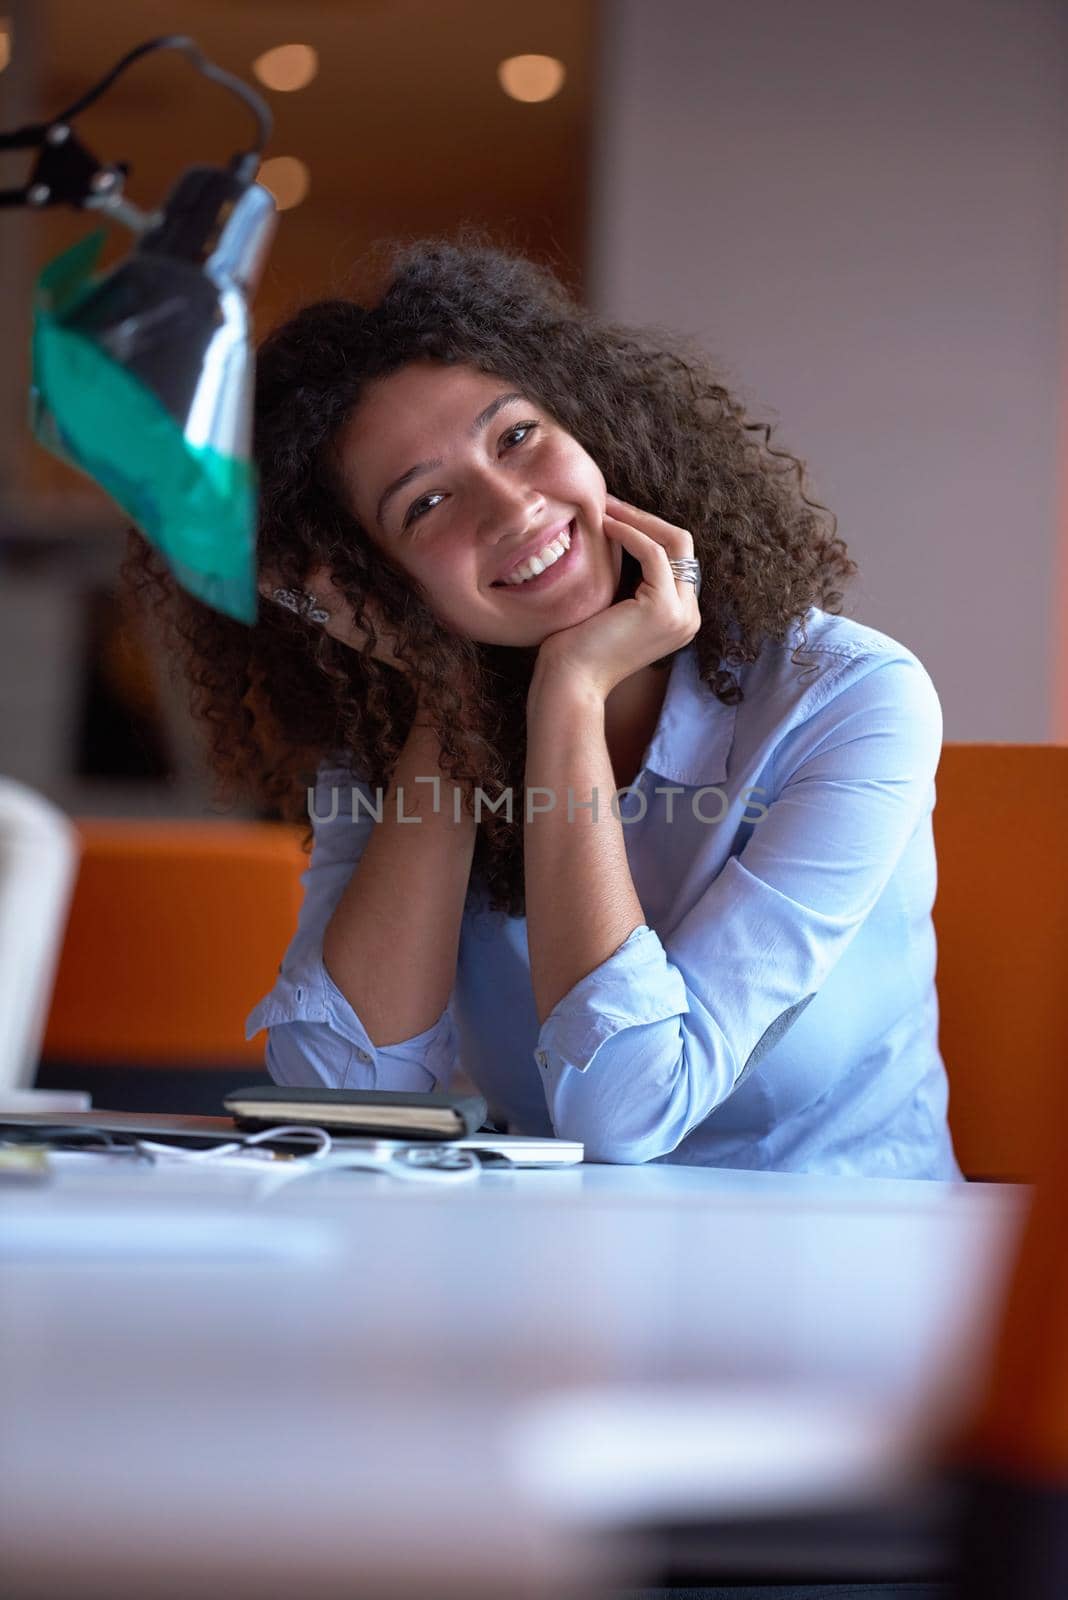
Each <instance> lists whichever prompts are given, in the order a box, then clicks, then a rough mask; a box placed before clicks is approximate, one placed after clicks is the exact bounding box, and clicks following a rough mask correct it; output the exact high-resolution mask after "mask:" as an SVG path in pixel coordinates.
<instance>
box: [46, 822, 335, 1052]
mask: <svg viewBox="0 0 1068 1600" xmlns="http://www.w3.org/2000/svg"><path fill="white" fill-rule="evenodd" d="M78 830H79V833H80V834H81V837H82V841H83V846H84V850H83V855H82V860H81V869H80V872H79V875H78V880H77V883H76V885H75V890H74V896H73V900H72V904H71V911H70V918H69V921H68V924H67V932H66V937H65V940H64V944H63V950H62V953H61V956H60V961H59V969H58V972H57V975H56V983H55V989H54V992H53V996H52V1008H51V1013H50V1015H49V1019H48V1024H47V1027H46V1030H45V1038H44V1044H43V1047H42V1059H44V1060H46V1061H47V1060H57V1059H61V1060H66V1061H77V1062H85V1063H92V1062H109V1063H130V1064H131V1065H143V1066H153V1065H155V1066H163V1065H165V1064H166V1065H171V1066H183V1065H185V1066H190V1067H195V1066H197V1065H198V1064H200V1065H207V1064H208V1063H223V1064H226V1065H245V1064H247V1065H248V1066H249V1067H256V1066H259V1067H262V1065H263V1051H264V1035H263V1034H262V1033H261V1034H259V1035H258V1036H257V1037H255V1038H253V1039H252V1040H250V1041H249V1042H248V1043H246V1042H245V1037H244V1020H245V1017H246V1016H247V1014H248V1012H249V1011H250V1010H251V1009H252V1007H253V1006H254V1005H255V1004H256V1001H257V1000H259V999H260V997H261V996H262V995H264V994H266V993H267V991H268V989H270V987H271V985H272V984H273V983H274V980H275V977H276V976H277V973H278V965H279V962H280V961H281V959H282V955H283V953H284V951H285V949H286V946H287V945H288V944H289V941H290V939H291V938H292V937H293V931H294V929H295V927H296V924H297V913H298V911H299V909H300V900H301V889H300V881H299V880H300V874H301V872H302V871H303V870H304V868H305V867H306V866H307V861H308V858H307V857H306V856H305V855H304V853H303V852H302V850H301V848H300V839H301V836H302V831H303V830H302V829H301V828H299V827H289V826H284V825H282V824H277V823H258V822H253V823H249V822H222V821H220V822H142V821H137V822H128V821H110V820H109V821H95V820H94V821H82V822H79V823H78Z"/></svg>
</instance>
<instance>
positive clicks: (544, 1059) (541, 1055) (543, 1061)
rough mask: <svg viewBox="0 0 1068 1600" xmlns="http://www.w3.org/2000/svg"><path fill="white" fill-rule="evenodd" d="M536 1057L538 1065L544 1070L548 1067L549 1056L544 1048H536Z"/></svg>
mask: <svg viewBox="0 0 1068 1600" xmlns="http://www.w3.org/2000/svg"><path fill="white" fill-rule="evenodd" d="M534 1059H535V1061H536V1062H537V1063H538V1066H539V1067H541V1068H542V1070H543V1071H544V1070H546V1069H547V1068H548V1065H549V1057H548V1056H547V1055H546V1053H545V1051H544V1050H535V1052H534Z"/></svg>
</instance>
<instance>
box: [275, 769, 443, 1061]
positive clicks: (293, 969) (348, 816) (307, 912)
mask: <svg viewBox="0 0 1068 1600" xmlns="http://www.w3.org/2000/svg"><path fill="white" fill-rule="evenodd" d="M354 791H359V792H360V793H361V794H362V796H363V799H364V802H365V803H364V804H362V805H361V804H359V803H356V804H355V805H354V798H353V796H354ZM374 798H375V797H374V795H373V792H372V791H371V789H370V788H369V787H368V786H367V785H366V784H364V783H362V782H361V781H359V780H358V779H356V778H354V776H353V774H352V773H351V772H349V771H348V770H347V769H344V768H328V769H323V770H321V771H320V772H319V774H318V777H317V780H316V787H315V794H314V797H313V802H312V816H311V821H312V829H313V842H312V853H311V860H310V862H309V864H308V867H307V868H306V870H305V871H304V873H303V875H302V877H301V884H302V887H303V891H304V898H303V900H302V903H301V908H300V915H299V919H298V923H297V930H296V933H295V934H294V936H293V939H292V942H291V943H290V946H289V948H288V950H287V951H286V953H285V956H284V958H283V960H282V964H281V966H280V967H279V970H278V978H277V981H276V982H275V985H274V987H273V989H272V990H271V991H270V993H269V994H267V995H265V996H264V998H263V999H262V1000H260V1001H259V1003H258V1004H257V1005H256V1006H254V1007H253V1009H252V1011H251V1012H250V1013H249V1015H248V1017H247V1018H246V1021H245V1038H246V1039H251V1038H252V1037H253V1035H254V1034H256V1033H258V1032H259V1031H260V1030H261V1029H263V1028H266V1030H267V1046H266V1052H265V1064H266V1067H267V1071H268V1072H269V1073H270V1075H271V1077H272V1078H273V1079H274V1081H275V1082H276V1083H279V1084H285V1085H287V1086H288V1087H291V1088H296V1087H299V1086H306V1087H311V1088H313V1087H317V1086H318V1085H323V1086H324V1087H326V1088H332V1089H395V1090H415V1091H420V1092H421V1091H429V1090H432V1089H436V1088H446V1087H447V1086H448V1084H449V1081H450V1079H451V1076H452V1073H453V1070H454V1067H455V1063H456V1059H457V1053H458V1046H457V1034H456V1029H455V1025H454V1022H453V1018H452V1012H451V1001H450V1005H449V1006H448V1007H446V1009H445V1011H444V1012H443V1013H442V1015H441V1016H440V1017H439V1018H438V1020H437V1021H436V1022H435V1023H434V1025H433V1026H432V1027H430V1028H428V1029H427V1030H426V1031H425V1032H423V1033H420V1034H417V1035H415V1036H414V1037H412V1038H411V1039H405V1040H402V1041H401V1042H400V1043H398V1044H391V1045H377V1046H376V1045H375V1044H373V1043H372V1041H371V1038H370V1036H369V1034H368V1032H367V1030H366V1028H365V1027H364V1025H363V1023H362V1022H361V1021H360V1018H359V1017H358V1016H357V1014H356V1012H355V1011H354V1010H353V1008H352V1006H351V1005H350V1004H349V1002H348V1001H347V1000H346V998H345V996H344V995H343V994H342V992H341V990H340V989H339V988H338V987H337V985H336V984H335V983H334V981H333V979H332V977H331V976H330V973H329V972H328V971H327V969H326V966H325V965H324V962H323V934H324V933H325V931H326V927H327V924H328V923H329V921H330V918H331V917H332V916H333V914H334V911H335V909H336V907H337V904H338V901H339V900H340V899H341V896H342V894H343V892H344V890H345V886H346V885H347V883H348V881H349V879H350V878H351V877H352V874H353V872H354V871H355V870H356V869H357V866H358V863H359V860H360V857H361V855H362V854H363V851H364V849H365V848H366V845H367V842H368V840H369V839H370V836H371V829H372V828H373V827H374V826H375V822H374V814H373V809H372V808H373V804H374ZM354 813H355V818H354Z"/></svg>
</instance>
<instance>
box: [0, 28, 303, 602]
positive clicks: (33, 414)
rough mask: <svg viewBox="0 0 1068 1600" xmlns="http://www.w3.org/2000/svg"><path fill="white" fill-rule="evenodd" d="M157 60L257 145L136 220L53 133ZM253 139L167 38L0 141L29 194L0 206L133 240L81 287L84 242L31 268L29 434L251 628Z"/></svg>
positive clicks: (100, 172) (268, 218)
mask: <svg viewBox="0 0 1068 1600" xmlns="http://www.w3.org/2000/svg"><path fill="white" fill-rule="evenodd" d="M159 49H174V50H180V51H182V52H183V53H184V54H185V55H186V56H188V58H189V59H190V61H191V62H192V64H193V66H195V67H196V69H197V71H198V72H200V73H202V74H203V75H204V76H205V77H207V78H211V79H212V80H213V81H214V82H216V83H220V84H222V85H223V86H224V87H226V88H228V89H230V90H231V91H232V92H233V93H234V94H236V95H238V96H239V98H241V99H242V100H244V101H245V103H246V104H247V105H248V106H249V108H250V109H251V110H252V112H253V114H254V115H255V117H256V123H257V142H256V145H255V147H254V148H253V149H251V150H247V151H241V152H239V153H238V154H237V155H234V156H232V157H231V159H230V161H229V163H228V164H227V166H226V167H208V166H194V167H190V168H189V169H188V170H187V171H186V172H185V173H183V174H182V176H181V177H180V178H179V179H178V181H177V183H176V184H175V185H174V187H173V189H172V190H171V193H170V195H169V196H168V198H167V200H166V202H165V203H164V206H163V209H162V211H160V212H153V213H150V214H145V213H143V212H141V211H139V210H138V209H137V207H136V206H134V205H132V204H131V202H130V201H129V200H128V199H126V198H125V196H124V195H123V181H124V179H125V177H126V174H127V172H128V171H129V167H128V166H127V165H126V164H124V163H116V164H114V165H111V166H103V165H101V164H100V163H99V162H98V161H97V160H96V159H95V157H94V156H93V155H92V154H91V153H90V151H89V150H87V149H86V147H85V146H84V145H82V144H81V143H80V141H79V140H78V139H77V137H76V136H75V134H74V132H73V129H72V127H71V122H72V120H73V118H74V117H75V116H76V115H77V114H78V113H79V112H81V111H83V110H84V109H85V108H86V107H87V106H89V105H91V104H92V103H93V102H94V101H95V100H97V99H98V98H99V97H100V96H101V95H102V94H103V93H104V91H105V90H106V89H107V88H108V87H109V86H110V85H111V84H112V83H113V82H114V80H115V79H116V78H117V77H118V75H119V74H120V73H121V72H122V71H124V70H125V68H126V67H128V66H129V65H131V63H132V62H134V61H135V60H137V59H138V58H139V57H141V56H143V55H146V54H147V53H148V52H149V51H152V50H159ZM271 127H272V119H271V114H270V111H269V110H268V108H267V106H266V104H265V103H264V101H263V100H262V99H261V98H260V96H259V95H257V94H256V93H255V91H254V90H252V89H250V88H249V87H248V85H246V84H244V83H242V82H241V81H240V79H238V78H235V77H233V76H232V75H231V74H230V73H228V72H224V71H223V70H222V69H221V68H219V67H216V66H214V65H213V64H212V63H211V62H209V61H207V60H206V59H205V57H204V56H203V55H202V54H201V52H200V51H199V50H198V49H197V47H196V45H195V44H194V42H193V40H192V39H189V38H186V37H185V36H183V35H177V34H176V35H167V36H165V37H163V38H159V39H152V40H149V41H148V42H147V43H145V44H142V45H139V46H138V47H137V48H136V49H135V50H131V51H130V52H129V53H128V54H127V55H125V56H124V57H123V58H122V60H121V61H119V62H118V63H117V65H116V66H114V67H113V68H112V69H111V71H110V72H109V73H108V74H107V75H106V76H105V77H104V78H103V79H101V81H100V82H99V83H98V84H96V85H94V87H93V88H92V89H90V90H88V91H87V92H86V94H84V95H82V96H81V98H80V99H79V100H77V101H75V102H74V104H73V105H71V106H68V107H67V108H66V109H65V110H64V111H62V112H60V113H59V114H58V115H57V116H56V117H55V118H54V119H52V121H50V122H48V123H33V124H28V125H27V126H25V127H23V128H19V129H16V130H14V131H13V132H10V133H2V134H0V149H25V148H37V149H39V150H40V154H39V156H38V159H37V163H36V165H35V167H34V170H33V173H32V175H31V177H30V180H29V182H28V183H27V184H26V185H25V186H23V187H22V188H17V189H7V190H3V191H0V206H15V205H24V206H31V207H37V208H40V207H44V206H52V205H59V204H64V205H72V206H75V207H76V208H78V209H80V210H92V211H99V212H102V213H103V214H104V216H105V217H108V218H110V219H112V220H114V221H116V222H121V223H122V224H123V225H124V226H126V227H128V228H130V229H131V231H133V232H134V233H135V234H137V235H138V242H137V244H136V246H135V248H134V251H133V253H132V254H131V255H129V256H128V257H127V258H126V259H125V260H124V261H122V262H120V263H119V265H118V266H116V267H114V268H113V269H112V270H111V271H110V272H107V273H105V274H104V275H103V276H102V277H94V276H93V275H92V273H93V268H94V266H95V264H96V261H97V258H98V256H99V254H100V250H101V247H102V244H103V241H104V237H105V235H104V233H103V231H101V230H98V231H97V232H95V233H93V234H91V235H89V236H87V237H86V238H84V239H81V240H80V241H79V242H78V243H77V244H76V245H74V246H73V248H71V249H70V250H67V251H65V252H64V253H63V254H62V255H60V256H59V257H57V258H56V259H55V260H54V261H52V262H50V263H49V265H48V266H47V267H46V268H45V269H44V271H43V272H42V273H41V275H40V278H39V279H38V282H37V287H36V293H35V297H34V318H33V343H32V379H31V391H30V426H31V428H32V430H33V433H34V435H35V437H36V438H37V439H38V441H39V442H40V443H41V444H42V445H44V447H45V448H46V449H47V450H49V451H51V453H52V454H53V455H56V456H58V457H59V458H60V459H61V460H63V461H66V462H67V463H68V465H70V466H73V467H75V468H76V469H78V470H79V471H81V472H84V473H85V474H86V475H87V476H88V477H90V478H92V479H93V480H94V481H95V482H96V483H98V484H99V485H100V486H101V488H103V489H104V490H105V491H106V492H107V493H108V494H109V495H110V496H111V498H112V499H113V500H114V501H115V502H116V504H117V505H119V506H120V507H121V508H122V509H123V510H124V511H125V512H126V513H127V514H128V515H129V516H130V517H131V518H132V519H133V521H134V522H135V523H136V525H137V527H138V528H139V529H140V531H141V532H142V533H143V534H144V535H145V537H146V538H147V539H148V540H149V542H150V543H151V544H153V545H154V546H155V547H156V548H157V549H158V550H159V551H160V553H161V554H162V555H163V556H164V557H165V559H166V561H167V564H168V566H169V567H170V569H171V571H172V572H173V574H174V576H175V578H176V580H177V581H178V582H179V583H180V584H181V585H182V587H183V588H184V589H186V590H187V591H188V592H189V593H190V594H193V595H195V596H196V597H197V598H198V599H200V600H203V601H204V602H205V603H206V604H208V605H210V606H213V607H214V608H215V609H216V610H218V611H222V612H225V613H226V614H227V615H228V616H231V617H234V618H235V619H237V620H238V621H241V622H248V623H251V622H254V621H255V618H256V586H255V529H256V479H255V471H254V468H253V465H252V461H251V443H252V381H253V371H254V358H253V352H252V346H251V339H250V333H249V314H248V303H249V299H250V298H251V295H252V293H253V291H254V289H255V287H256V284H257V283H258V281H259V278H260V275H261V273H262V270H263V265H264V262H265V260H266V256H267V251H268V249H269V246H270V243H271V240H272V238H273V236H274V230H275V227H276V226H277V211H276V207H275V203H274V199H273V197H272V196H271V194H270V193H269V192H268V190H266V189H265V188H263V187H262V185H260V184H257V183H255V182H254V181H253V179H254V177H255V175H256V173H257V171H258V170H259V166H260V159H261V156H262V152H263V148H264V146H265V144H266V142H267V140H268V138H269V137H270V133H271Z"/></svg>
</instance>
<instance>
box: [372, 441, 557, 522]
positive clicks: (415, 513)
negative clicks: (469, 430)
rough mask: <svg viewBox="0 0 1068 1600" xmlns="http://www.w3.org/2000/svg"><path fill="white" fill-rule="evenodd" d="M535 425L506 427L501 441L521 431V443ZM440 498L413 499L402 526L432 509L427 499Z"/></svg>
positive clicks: (434, 497) (430, 495)
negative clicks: (506, 429) (506, 430)
mask: <svg viewBox="0 0 1068 1600" xmlns="http://www.w3.org/2000/svg"><path fill="white" fill-rule="evenodd" d="M537 426H538V424H537V423H536V422H517V423H516V424H515V426H514V427H512V428H509V429H508V432H507V433H503V434H502V435H501V439H502V442H503V440H505V439H510V438H511V437H512V435H513V434H514V433H521V434H522V435H523V438H522V439H520V440H519V441H518V443H519V444H523V443H525V441H526V438H527V435H528V434H530V433H533V431H534V429H535V428H536V427H537ZM440 499H441V496H440V495H433V494H427V495H424V496H423V498H422V499H421V500H413V501H412V503H411V505H410V506H409V508H408V515H407V516H406V517H405V519H404V526H405V527H406V528H409V527H411V525H412V523H413V522H418V520H419V518H420V517H421V516H424V515H425V513H426V512H427V511H433V509H434V507H433V506H432V505H428V504H427V501H429V500H434V501H438V500H440Z"/></svg>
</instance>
